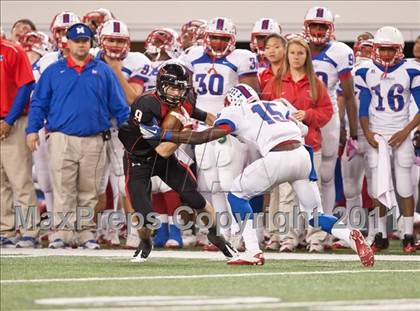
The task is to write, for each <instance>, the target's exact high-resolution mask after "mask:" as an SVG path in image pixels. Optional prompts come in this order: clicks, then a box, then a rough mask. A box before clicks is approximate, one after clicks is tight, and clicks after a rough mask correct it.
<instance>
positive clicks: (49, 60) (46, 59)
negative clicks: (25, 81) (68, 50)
mask: <svg viewBox="0 0 420 311" xmlns="http://www.w3.org/2000/svg"><path fill="white" fill-rule="evenodd" d="M63 57H64V56H63V53H62V52H61V51H55V52H50V53H47V54H45V55H44V56H42V57H41V58H40V59H39V61H38V64H39V73H40V75H41V74H42V73H43V72H44V71H45V69H47V68H48V66H49V65H51V64H54V63H55V62H56V61H58V60H60V59H62V58H63ZM38 78H39V76H38ZM35 81H38V80H35Z"/></svg>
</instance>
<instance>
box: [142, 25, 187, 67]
mask: <svg viewBox="0 0 420 311" xmlns="http://www.w3.org/2000/svg"><path fill="white" fill-rule="evenodd" d="M144 47H145V49H146V51H145V53H146V54H148V55H149V56H150V55H152V58H153V59H152V60H153V61H157V60H159V58H160V54H161V53H162V52H166V54H168V56H169V57H170V58H177V57H179V56H180V55H181V53H182V49H181V45H180V44H179V40H178V33H177V32H176V31H175V30H173V29H171V28H156V29H154V30H153V31H152V32H151V33H150V34H149V35H148V36H147V38H146V42H145V43H144ZM153 55H156V56H153Z"/></svg>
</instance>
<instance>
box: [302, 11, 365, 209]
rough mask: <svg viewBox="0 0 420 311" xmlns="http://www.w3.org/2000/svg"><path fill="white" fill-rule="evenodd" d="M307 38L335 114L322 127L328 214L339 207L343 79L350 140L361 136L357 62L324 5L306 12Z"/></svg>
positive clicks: (324, 196) (323, 188) (323, 189)
mask: <svg viewBox="0 0 420 311" xmlns="http://www.w3.org/2000/svg"><path fill="white" fill-rule="evenodd" d="M304 29H305V30H304V32H305V37H306V39H307V40H308V41H309V46H310V48H311V52H312V61H313V64H314V69H315V72H316V74H317V75H318V77H319V78H320V79H321V80H322V81H323V82H324V84H325V85H326V86H327V88H328V93H329V95H330V98H331V102H332V104H333V108H334V114H333V116H332V118H331V120H330V122H328V124H327V125H326V126H325V127H323V128H322V129H321V133H322V140H323V144H322V163H321V168H320V176H321V193H322V196H321V197H322V203H323V204H322V205H323V207H324V211H325V213H327V214H331V213H332V211H333V208H334V206H335V184H334V172H335V165H336V162H337V154H338V146H339V138H340V136H339V135H340V117H339V113H338V107H337V100H336V89H337V83H339V82H341V85H342V88H343V96H344V98H345V106H346V111H347V115H348V119H349V125H350V141H349V143H353V144H354V145H355V144H356V143H354V141H353V140H356V139H357V113H356V104H355V99H354V87H353V78H352V75H351V70H352V68H353V65H354V56H353V51H352V50H351V49H350V47H348V46H347V45H346V44H344V43H342V42H338V41H332V36H333V31H334V17H333V15H332V13H331V12H330V11H329V10H328V9H327V8H323V7H313V8H311V9H309V11H308V12H307V13H306V16H305V21H304Z"/></svg>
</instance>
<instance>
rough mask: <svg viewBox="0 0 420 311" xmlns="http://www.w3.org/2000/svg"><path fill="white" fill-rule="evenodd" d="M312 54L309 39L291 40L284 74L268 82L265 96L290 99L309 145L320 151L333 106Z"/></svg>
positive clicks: (266, 97) (288, 45)
mask: <svg viewBox="0 0 420 311" xmlns="http://www.w3.org/2000/svg"><path fill="white" fill-rule="evenodd" d="M310 55H311V54H310V50H309V46H308V44H307V43H306V41H304V40H303V39H301V38H294V39H292V40H290V41H289V42H288V44H287V49H286V59H285V63H284V68H283V73H282V74H281V75H279V74H277V75H276V76H275V77H274V78H272V79H271V80H270V81H269V82H268V83H267V85H266V86H265V88H264V90H263V93H262V98H263V99H265V100H275V99H278V98H285V99H287V100H288V101H289V102H290V103H291V104H292V105H293V106H294V107H295V108H296V109H297V111H296V112H294V113H293V116H294V117H295V118H296V119H298V120H300V121H302V122H303V123H305V124H306V125H307V126H308V128H309V131H308V134H307V136H306V138H305V142H306V144H308V145H310V146H312V148H313V149H314V151H315V152H317V151H319V150H320V148H321V132H320V128H321V127H323V126H324V125H326V124H327V123H328V121H329V120H330V118H331V116H332V113H333V108H332V104H331V100H330V98H329V96H328V92H327V89H326V87H325V86H324V85H323V83H322V82H321V81H320V80H319V79H318V78H317V77H316V75H315V72H314V69H313V65H312V59H311V57H310Z"/></svg>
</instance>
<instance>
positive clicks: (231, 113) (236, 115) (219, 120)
mask: <svg viewBox="0 0 420 311" xmlns="http://www.w3.org/2000/svg"><path fill="white" fill-rule="evenodd" d="M236 108H237V107H226V108H224V109H222V111H221V112H220V113H219V114H217V116H216V120H215V121H214V126H221V125H225V126H226V125H228V126H229V128H230V132H231V133H235V132H236V130H237V129H238V126H239V125H240V117H241V114H242V112H241V111H238V110H237V109H236Z"/></svg>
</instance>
